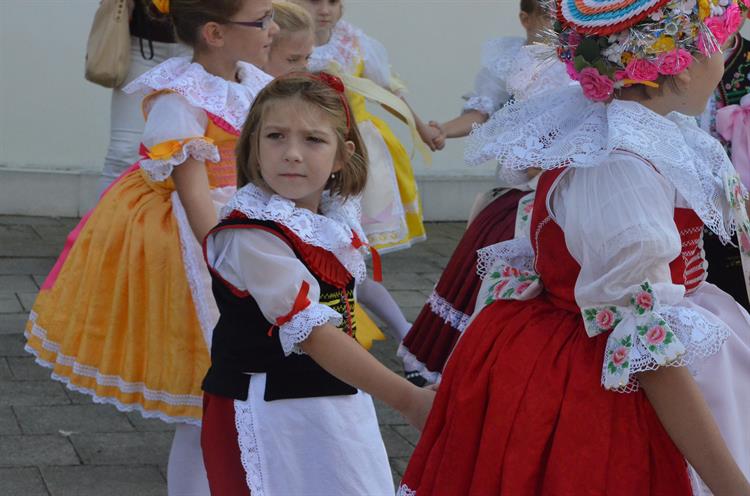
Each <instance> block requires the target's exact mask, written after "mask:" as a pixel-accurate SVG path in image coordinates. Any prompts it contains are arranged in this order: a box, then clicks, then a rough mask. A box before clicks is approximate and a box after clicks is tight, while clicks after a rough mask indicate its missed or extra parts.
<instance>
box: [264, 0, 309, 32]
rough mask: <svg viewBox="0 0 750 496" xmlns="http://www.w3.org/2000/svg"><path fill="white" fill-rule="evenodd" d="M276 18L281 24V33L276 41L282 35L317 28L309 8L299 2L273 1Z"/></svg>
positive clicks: (277, 22)
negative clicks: (301, 5) (308, 10)
mask: <svg viewBox="0 0 750 496" xmlns="http://www.w3.org/2000/svg"><path fill="white" fill-rule="evenodd" d="M273 11H274V18H273V20H274V21H275V22H276V24H278V25H279V30H280V31H279V34H277V35H276V36H275V37H274V41H276V40H277V39H278V38H280V37H281V36H284V35H285V34H289V33H297V32H299V31H310V32H311V33H312V32H313V31H314V30H315V22H314V21H313V18H312V16H310V14H309V13H308V12H307V9H305V8H303V7H300V6H299V5H297V4H294V3H291V2H285V1H275V2H273Z"/></svg>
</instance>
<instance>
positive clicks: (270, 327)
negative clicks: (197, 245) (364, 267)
mask: <svg viewBox="0 0 750 496" xmlns="http://www.w3.org/2000/svg"><path fill="white" fill-rule="evenodd" d="M258 228H259V229H263V230H265V231H270V232H272V233H273V234H276V235H277V236H279V238H281V239H282V240H284V241H286V242H287V244H289V246H290V247H291V248H292V250H294V253H295V255H297V258H299V260H301V261H302V263H304V264H305V266H306V267H307V268H308V270H309V271H310V273H311V274H312V275H313V276H314V277H315V279H316V280H317V281H318V284H319V285H320V300H319V301H320V303H322V304H324V305H328V306H330V307H331V308H333V309H334V310H336V311H337V312H339V313H341V314H342V317H343V323H342V325H341V327H342V330H343V331H344V332H350V333H351V334H352V336H353V335H354V333H355V332H356V331H355V326H354V278H353V277H352V276H351V275H350V274H349V273H348V272H346V270H345V269H344V268H343V266H341V264H340V263H339V262H338V260H337V259H335V257H334V255H333V254H332V253H330V252H328V251H325V250H323V249H321V248H317V247H310V245H305V244H304V243H303V242H302V241H301V240H300V239H299V238H297V237H296V236H295V235H294V234H293V233H291V231H289V230H287V229H285V228H283V227H282V226H280V225H278V224H276V223H274V222H269V221H261V220H253V219H248V218H246V217H244V216H243V215H241V214H238V213H234V214H233V215H230V217H229V218H228V219H226V220H224V221H222V222H221V223H220V224H219V225H218V226H216V227H215V228H214V229H213V230H212V231H211V232H210V233H209V236H210V235H212V234H214V233H216V232H219V231H221V230H224V229H258ZM303 252H304V253H303ZM311 252H312V253H314V254H315V255H316V257H311V255H310V253H311ZM321 255H322V256H323V258H324V259H325V262H326V263H328V264H331V263H334V264H338V266H337V268H338V271H337V272H338V274H339V275H341V274H342V273H343V274H345V275H346V276H348V277H346V278H343V277H338V280H334V279H336V278H332V277H330V275H325V274H323V273H322V271H321V270H316V267H315V265H314V264H313V263H311V262H314V261H313V260H310V259H311V258H320V256H321ZM305 258H307V259H308V260H306V259H305ZM209 268H210V266H209ZM342 270H343V272H342ZM210 272H211V278H212V288H213V293H214V297H215V298H216V303H217V305H218V307H219V312H220V313H221V316H220V317H219V322H218V323H217V324H216V327H215V328H214V332H213V339H212V343H211V368H209V370H208V373H207V374H206V377H205V378H204V379H203V386H202V387H203V390H204V391H206V392H208V393H211V394H216V395H220V396H225V397H229V398H234V399H237V400H243V401H244V400H246V399H247V392H248V386H249V383H250V375H251V374H252V373H261V372H263V373H265V374H266V390H265V394H264V398H265V400H266V401H273V400H280V399H288V398H312V397H318V396H342V395H348V394H356V392H357V389H356V388H353V387H352V386H350V385H348V384H346V383H344V382H342V381H340V380H338V379H337V378H335V377H334V376H332V375H331V374H329V373H328V372H326V371H325V370H323V368H322V367H320V366H319V365H318V364H317V363H315V361H314V360H313V359H312V358H310V357H309V356H308V355H299V354H295V353H292V354H290V355H289V356H284V352H283V351H282V348H281V342H280V340H279V329H278V327H275V325H274V324H273V323H272V322H269V321H268V320H266V318H265V317H264V316H263V314H262V313H261V311H260V308H259V307H258V304H257V303H256V302H255V299H254V298H253V297H252V295H251V294H247V293H242V292H239V291H237V290H236V288H233V287H232V286H231V285H229V284H228V283H227V282H226V281H224V280H223V279H222V278H221V276H219V275H218V274H217V273H215V271H214V270H212V269H211V270H210ZM344 296H345V297H344ZM314 303H315V302H313V304H314Z"/></svg>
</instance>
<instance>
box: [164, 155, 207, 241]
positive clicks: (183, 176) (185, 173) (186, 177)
mask: <svg viewBox="0 0 750 496" xmlns="http://www.w3.org/2000/svg"><path fill="white" fill-rule="evenodd" d="M172 180H173V181H174V184H175V187H176V188H177V194H178V195H179V197H180V201H181V202H182V206H183V207H184V208H185V214H186V215H187V218H188V222H189V223H190V228H191V229H192V230H193V234H194V235H195V238H196V239H197V240H198V243H202V242H203V238H205V237H206V234H208V231H210V230H211V228H212V227H214V226H215V225H216V222H217V218H216V210H215V209H214V203H213V200H211V189H210V187H209V184H208V174H206V166H205V164H204V163H203V162H199V161H197V160H195V159H194V158H188V159H187V160H186V161H185V162H184V163H183V164H182V165H180V166H179V167H175V169H174V171H173V172H172Z"/></svg>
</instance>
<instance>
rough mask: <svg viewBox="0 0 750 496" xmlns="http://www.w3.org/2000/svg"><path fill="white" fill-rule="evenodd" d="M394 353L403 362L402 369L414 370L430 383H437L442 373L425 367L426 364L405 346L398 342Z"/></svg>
mask: <svg viewBox="0 0 750 496" xmlns="http://www.w3.org/2000/svg"><path fill="white" fill-rule="evenodd" d="M396 355H397V356H398V357H399V358H400V359H401V361H402V362H404V370H407V371H412V370H413V371H416V372H418V373H419V375H421V376H422V377H423V378H424V379H425V380H426V381H427V382H429V383H431V384H437V383H438V382H440V379H441V377H442V375H443V374H441V373H440V372H435V371H432V370H430V369H428V368H427V366H426V365H425V364H424V363H423V362H422V361H420V360H419V358H417V357H416V356H415V355H414V354H413V353H412V352H411V351H409V350H408V349H407V348H406V346H404V345H403V344H400V345H399V346H398V350H397V351H396Z"/></svg>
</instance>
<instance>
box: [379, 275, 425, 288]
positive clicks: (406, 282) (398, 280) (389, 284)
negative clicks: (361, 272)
mask: <svg viewBox="0 0 750 496" xmlns="http://www.w3.org/2000/svg"><path fill="white" fill-rule="evenodd" d="M383 285H385V287H386V288H388V291H398V290H408V289H411V290H417V291H419V290H420V289H423V288H427V287H430V286H431V285H432V283H430V281H429V280H427V279H425V278H424V277H422V276H420V275H417V274H414V273H411V272H398V273H392V274H389V275H388V277H385V276H384V277H383Z"/></svg>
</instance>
